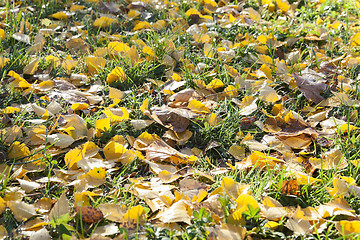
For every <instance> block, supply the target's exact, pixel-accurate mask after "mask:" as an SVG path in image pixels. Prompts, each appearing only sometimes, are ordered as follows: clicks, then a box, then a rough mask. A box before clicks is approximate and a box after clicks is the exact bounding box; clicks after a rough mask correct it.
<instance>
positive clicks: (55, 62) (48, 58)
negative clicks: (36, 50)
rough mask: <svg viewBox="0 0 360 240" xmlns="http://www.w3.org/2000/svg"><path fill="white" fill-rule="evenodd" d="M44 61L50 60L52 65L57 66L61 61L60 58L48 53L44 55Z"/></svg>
mask: <svg viewBox="0 0 360 240" xmlns="http://www.w3.org/2000/svg"><path fill="white" fill-rule="evenodd" d="M45 61H46V62H51V64H53V66H54V67H58V66H59V65H60V62H61V60H60V58H58V57H55V56H53V55H49V56H47V57H45Z"/></svg>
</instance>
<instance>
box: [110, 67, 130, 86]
mask: <svg viewBox="0 0 360 240" xmlns="http://www.w3.org/2000/svg"><path fill="white" fill-rule="evenodd" d="M125 80H126V74H125V72H124V70H123V69H122V68H121V67H116V68H114V69H113V70H112V71H111V72H110V73H109V75H108V77H107V79H106V81H107V82H108V83H109V84H110V83H112V82H124V81H125Z"/></svg>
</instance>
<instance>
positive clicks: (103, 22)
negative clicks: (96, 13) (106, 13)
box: [94, 17, 117, 28]
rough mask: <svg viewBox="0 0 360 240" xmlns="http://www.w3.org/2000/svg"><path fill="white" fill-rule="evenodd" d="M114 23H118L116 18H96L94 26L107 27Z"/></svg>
mask: <svg viewBox="0 0 360 240" xmlns="http://www.w3.org/2000/svg"><path fill="white" fill-rule="evenodd" d="M114 23H117V20H116V19H113V18H108V17H101V18H98V19H96V20H95V22H94V27H100V28H106V27H109V26H110V25H111V24H114Z"/></svg>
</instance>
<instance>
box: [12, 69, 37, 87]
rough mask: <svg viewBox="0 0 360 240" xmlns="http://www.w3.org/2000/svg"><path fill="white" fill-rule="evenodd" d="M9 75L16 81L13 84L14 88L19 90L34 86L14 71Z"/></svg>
mask: <svg viewBox="0 0 360 240" xmlns="http://www.w3.org/2000/svg"><path fill="white" fill-rule="evenodd" d="M8 75H9V76H10V77H13V78H15V80H14V81H13V82H12V84H13V85H14V87H17V88H28V87H31V86H32V85H31V84H30V83H28V82H27V81H26V80H25V79H23V78H22V77H20V76H19V74H17V73H16V72H14V71H10V72H9V73H8Z"/></svg>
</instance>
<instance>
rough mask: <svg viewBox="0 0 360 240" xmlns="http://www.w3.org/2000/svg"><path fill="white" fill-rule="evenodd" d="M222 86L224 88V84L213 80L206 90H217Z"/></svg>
mask: <svg viewBox="0 0 360 240" xmlns="http://www.w3.org/2000/svg"><path fill="white" fill-rule="evenodd" d="M223 86H224V83H223V82H222V81H221V80H220V79H218V78H215V79H214V80H212V81H211V82H210V83H209V84H208V85H206V88H210V89H218V88H221V87H223Z"/></svg>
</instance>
